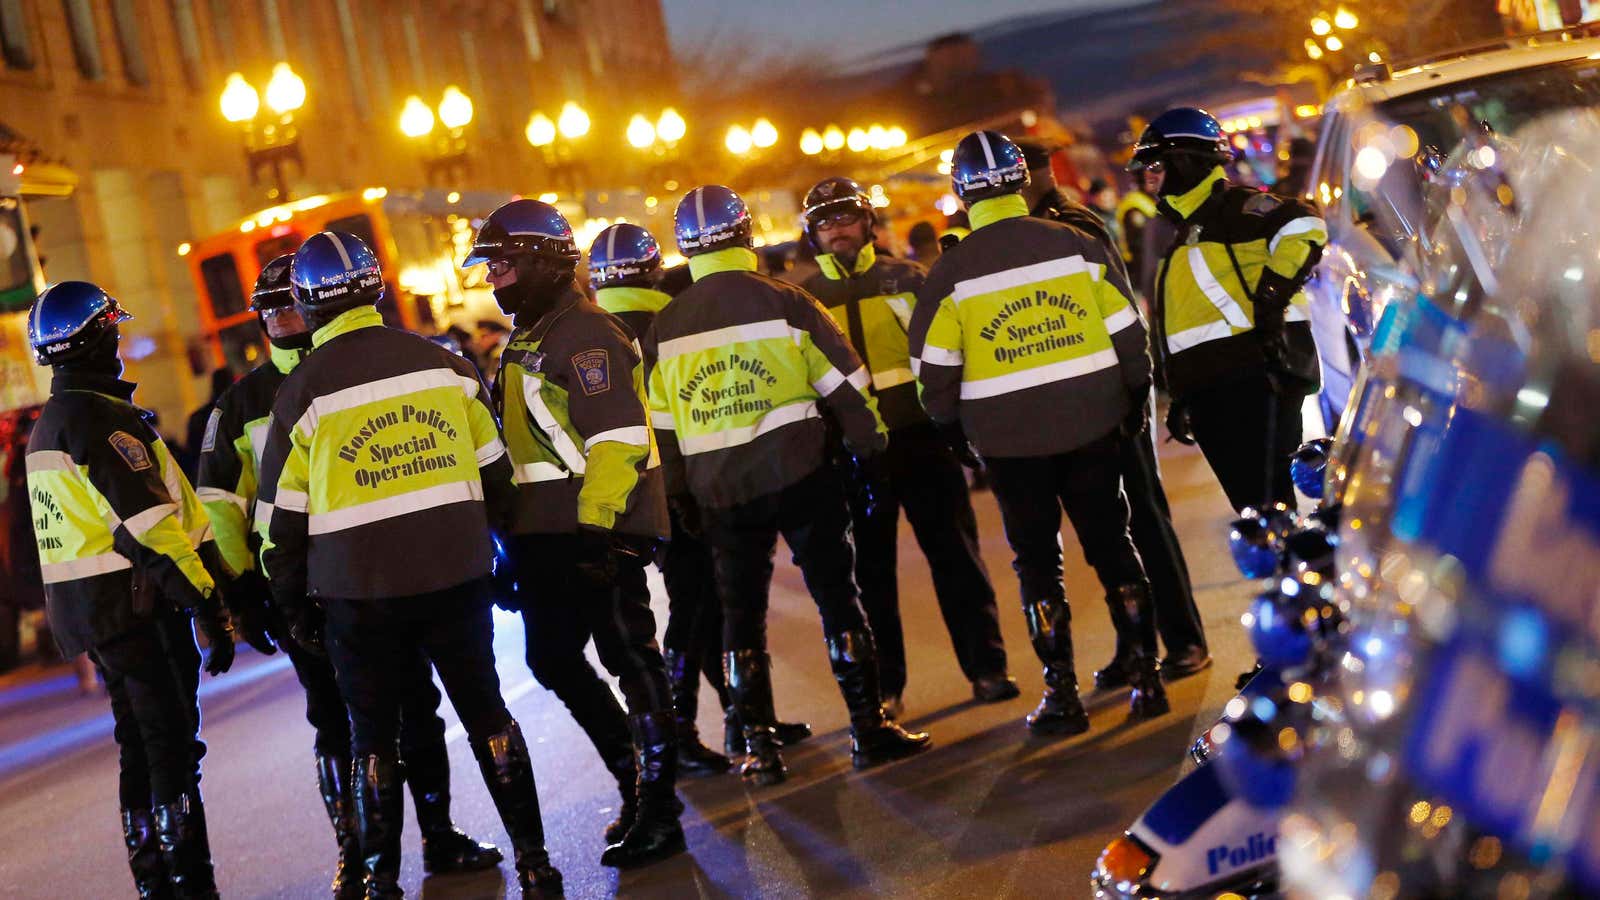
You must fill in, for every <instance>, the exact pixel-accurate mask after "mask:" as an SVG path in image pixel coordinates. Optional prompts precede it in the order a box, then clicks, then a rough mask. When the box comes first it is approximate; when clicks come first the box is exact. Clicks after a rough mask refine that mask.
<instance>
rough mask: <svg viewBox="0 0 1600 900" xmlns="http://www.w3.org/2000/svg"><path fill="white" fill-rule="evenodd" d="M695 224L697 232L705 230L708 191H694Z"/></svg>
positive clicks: (701, 189)
mask: <svg viewBox="0 0 1600 900" xmlns="http://www.w3.org/2000/svg"><path fill="white" fill-rule="evenodd" d="M694 224H695V230H697V231H700V230H704V229H705V227H706V189H705V188H703V187H697V188H695V189H694Z"/></svg>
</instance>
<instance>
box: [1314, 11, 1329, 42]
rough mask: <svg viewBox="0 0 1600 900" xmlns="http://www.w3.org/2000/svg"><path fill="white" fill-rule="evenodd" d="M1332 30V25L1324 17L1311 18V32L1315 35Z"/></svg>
mask: <svg viewBox="0 0 1600 900" xmlns="http://www.w3.org/2000/svg"><path fill="white" fill-rule="evenodd" d="M1332 30H1333V25H1332V24H1331V23H1329V22H1328V20H1327V19H1324V18H1323V17H1321V16H1317V17H1316V18H1315V19H1312V20H1311V33H1312V34H1314V35H1316V36H1317V37H1322V36H1323V35H1325V34H1327V33H1328V32H1330V31H1332Z"/></svg>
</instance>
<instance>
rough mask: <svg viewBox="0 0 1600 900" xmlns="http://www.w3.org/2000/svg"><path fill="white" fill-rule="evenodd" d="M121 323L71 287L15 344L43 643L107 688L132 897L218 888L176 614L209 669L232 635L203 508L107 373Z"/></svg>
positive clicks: (194, 684)
mask: <svg viewBox="0 0 1600 900" xmlns="http://www.w3.org/2000/svg"><path fill="white" fill-rule="evenodd" d="M129 318H131V316H129V315H128V313H126V312H124V311H123V309H122V307H121V306H120V305H118V303H117V301H116V300H114V299H112V298H111V297H110V296H109V295H108V294H106V292H105V291H103V290H101V289H100V288H98V287H96V286H95V285H92V284H89V283H87V282H83V281H64V282H61V283H60V284H55V285H52V286H50V287H48V288H46V289H45V290H44V292H43V293H42V294H40V295H39V299H38V300H37V301H35V302H34V305H33V309H32V311H31V313H30V314H29V316H28V340H29V343H31V344H32V346H33V349H34V352H35V354H36V355H37V356H38V360H39V364H40V365H47V366H50V367H51V368H52V369H53V370H54V375H53V377H52V379H51V382H50V399H49V400H48V401H46V402H45V405H44V409H43V410H42V411H41V412H40V414H39V421H38V424H37V425H35V427H34V429H33V434H32V436H31V437H30V438H29V439H28V449H27V455H26V458H25V465H26V467H27V477H28V496H29V501H30V504H31V508H32V513H33V523H34V536H35V538H36V539H37V541H38V546H39V562H40V569H41V575H42V578H43V581H44V590H45V604H46V610H47V614H48V616H49V619H50V630H51V632H52V633H53V634H54V635H55V638H56V643H57V644H58V645H59V647H60V649H61V652H62V654H63V655H64V656H69V657H70V656H74V655H76V654H78V653H83V652H85V651H87V652H88V654H89V658H90V660H92V661H93V663H94V666H95V668H96V669H97V670H98V671H99V673H100V677H101V678H102V679H104V681H105V685H106V692H107V693H108V694H109V695H110V697H111V713H112V716H113V718H114V719H115V721H116V725H115V728H114V730H113V732H112V733H113V736H114V737H115V738H116V741H117V748H118V750H119V752H120V759H119V762H120V769H121V777H120V780H119V786H118V796H119V799H120V801H121V806H122V833H123V837H124V840H125V843H126V845H127V848H128V866H129V868H130V869H131V870H132V871H133V881H134V885H135V886H136V887H137V888H138V890H139V896H141V897H178V898H184V900H187V898H201V897H216V896H217V887H216V879H215V876H214V874H213V872H212V868H211V847H210V844H209V842H208V839H207V835H206V818H205V806H204V804H203V803H202V802H201V798H200V759H201V757H203V756H204V755H205V751H206V745H205V744H204V743H202V742H201V741H200V739H199V728H200V706H199V703H198V701H197V700H196V691H197V689H198V688H199V681H200V664H201V660H200V651H199V649H198V648H197V647H196V645H195V638H194V631H193V628H192V627H191V625H190V622H189V619H190V618H191V617H192V618H193V619H194V623H195V624H196V625H198V626H199V628H200V631H201V632H202V633H204V634H205V637H206V642H207V643H208V644H209V645H210V648H211V649H210V654H209V659H208V660H207V661H206V666H205V668H206V671H208V672H210V673H211V674H212V675H217V674H220V673H222V672H226V671H227V670H228V668H229V667H230V666H231V665H232V664H233V655H234V649H233V635H232V633H231V630H230V628H229V625H228V619H227V614H226V612H225V610H224V608H223V605H222V602H221V593H220V591H218V590H217V589H216V587H215V583H214V581H213V576H212V575H211V574H210V572H209V571H208V568H211V569H213V570H214V569H217V568H220V562H219V561H218V560H217V559H216V545H215V544H214V543H213V542H212V541H211V526H210V524H209V523H208V522H207V521H206V515H205V510H204V509H202V508H201V506H200V501H199V500H197V499H196V498H195V494H194V491H193V490H192V489H191V488H190V487H189V481H188V479H186V478H184V476H183V473H182V472H180V471H178V466H177V463H176V462H174V461H173V458H172V454H171V453H170V452H169V451H168V450H167V445H166V444H165V443H163V442H162V440H161V437H160V436H159V435H157V434H156V432H155V429H153V428H152V427H151V426H150V424H149V419H150V418H151V414H150V413H148V412H146V411H145V410H143V409H140V408H139V407H137V406H135V405H134V404H133V391H134V385H133V384H131V383H129V382H127V381H123V380H122V379H121V377H120V376H121V374H122V360H121V359H120V358H118V356H117V342H118V340H119V337H120V335H119V329H118V325H119V324H120V323H121V322H124V321H126V320H128V319H129ZM202 557H205V562H202ZM206 563H209V564H210V566H209V567H208V565H206Z"/></svg>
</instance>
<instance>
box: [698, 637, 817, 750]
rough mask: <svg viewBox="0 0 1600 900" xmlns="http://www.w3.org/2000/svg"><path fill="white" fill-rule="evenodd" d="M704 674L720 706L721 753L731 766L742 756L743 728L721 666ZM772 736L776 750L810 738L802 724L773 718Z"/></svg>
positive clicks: (805, 725) (806, 728) (809, 731)
mask: <svg viewBox="0 0 1600 900" xmlns="http://www.w3.org/2000/svg"><path fill="white" fill-rule="evenodd" d="M704 671H705V676H706V683H708V684H710V685H711V687H712V689H713V690H715V691H716V692H717V701H718V703H719V704H720V705H721V706H722V752H723V753H726V754H727V755H728V760H729V762H730V764H731V763H732V760H734V759H736V758H738V757H741V756H743V755H744V727H743V726H741V725H740V724H739V710H738V708H736V707H735V706H734V705H733V694H732V693H731V692H730V691H729V690H728V679H727V677H726V676H725V675H724V674H723V671H722V665H721V662H720V661H719V662H718V664H717V665H715V666H711V665H708V666H706V667H705V670H704ZM772 733H773V734H774V735H775V736H776V737H777V739H778V746H780V747H792V746H794V745H795V744H798V743H800V742H801V741H803V740H805V739H806V738H808V737H811V726H810V725H807V724H806V723H804V722H780V721H777V718H776V714H774V719H773V722H772Z"/></svg>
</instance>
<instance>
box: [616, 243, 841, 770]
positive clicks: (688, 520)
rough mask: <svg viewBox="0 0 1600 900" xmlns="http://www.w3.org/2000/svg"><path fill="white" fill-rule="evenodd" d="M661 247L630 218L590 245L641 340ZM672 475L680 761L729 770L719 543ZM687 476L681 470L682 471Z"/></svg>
mask: <svg viewBox="0 0 1600 900" xmlns="http://www.w3.org/2000/svg"><path fill="white" fill-rule="evenodd" d="M661 274H662V272H661V246H660V244H658V243H657V242H656V239H655V236H654V235H652V234H651V233H650V232H649V231H647V230H645V229H644V228H643V227H641V226H638V225H634V224H632V223H630V222H622V223H619V224H616V225H611V226H609V227H607V228H606V229H604V230H603V231H601V232H600V233H599V234H598V235H596V236H595V239H594V244H593V245H592V246H590V248H589V286H590V287H591V288H593V289H594V302H595V304H596V305H598V306H599V307H600V308H601V309H603V310H605V311H606V312H608V313H611V314H612V315H614V316H616V317H617V318H618V319H620V320H622V324H623V325H624V326H626V327H627V329H628V331H629V333H630V334H632V335H633V336H634V337H635V338H636V339H637V338H639V337H641V336H643V335H645V334H647V333H648V332H649V331H650V325H651V323H653V322H654V321H655V317H656V313H658V312H660V311H661V309H662V307H664V306H666V305H667V303H668V301H670V300H671V299H672V297H671V296H670V295H668V294H667V293H665V292H664V291H662V290H660V288H661V284H660V282H661ZM674 472H677V470H675V469H674V470H663V474H664V475H665V476H667V480H666V482H665V483H666V490H667V500H668V503H667V511H668V514H669V517H670V519H671V524H672V536H671V538H670V540H668V542H667V543H666V545H665V546H663V547H662V548H661V549H660V551H659V552H658V553H657V557H656V561H657V564H658V565H659V567H660V569H661V578H662V581H663V582H664V583H665V584H666V588H667V628H666V631H665V632H664V633H663V635H662V638H661V643H662V647H663V650H662V654H661V655H662V658H663V659H664V660H665V662H666V666H667V680H668V682H669V683H670V684H671V686H672V710H673V716H674V720H675V722H676V725H677V731H678V767H679V769H681V770H682V771H684V772H687V773H691V774H714V773H719V772H726V771H728V769H729V768H730V767H731V766H732V762H731V760H730V757H732V756H735V755H740V756H742V755H743V754H744V732H743V731H742V730H740V728H739V716H738V712H737V710H735V709H734V706H733V702H732V698H731V697H729V695H728V684H727V679H726V678H724V677H723V674H722V653H721V647H722V607H721V605H720V604H719V602H718V600H717V583H716V571H715V569H714V567H713V566H712V563H711V548H710V547H709V546H707V545H706V543H705V541H704V540H703V539H702V536H701V534H700V532H699V527H698V523H699V511H698V510H696V509H695V508H694V498H693V497H691V496H690V495H689V489H688V486H687V485H685V484H683V483H682V479H681V478H680V479H676V480H671V476H672V475H673V474H674ZM678 474H680V475H681V472H678ZM702 673H703V674H704V675H705V679H706V682H707V683H708V684H710V685H711V687H712V689H713V690H715V691H716V692H717V697H718V699H719V700H720V701H721V705H722V710H723V749H724V751H725V752H726V755H723V754H720V753H717V752H715V751H713V750H711V749H710V748H708V747H706V746H705V745H704V744H702V743H700V732H699V729H698V727H697V726H696V725H695V716H696V714H697V712H698V710H699V708H700V676H701V674H702ZM776 727H777V733H778V742H779V743H780V744H785V745H787V744H794V743H798V742H800V741H803V740H805V739H806V738H808V737H810V736H811V727H810V726H809V725H806V724H805V723H804V722H779V723H777V726H776Z"/></svg>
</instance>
